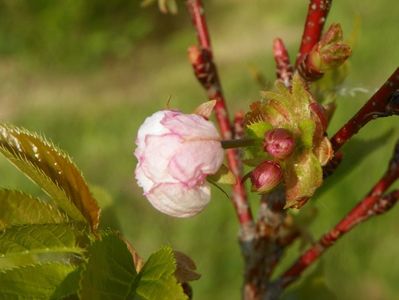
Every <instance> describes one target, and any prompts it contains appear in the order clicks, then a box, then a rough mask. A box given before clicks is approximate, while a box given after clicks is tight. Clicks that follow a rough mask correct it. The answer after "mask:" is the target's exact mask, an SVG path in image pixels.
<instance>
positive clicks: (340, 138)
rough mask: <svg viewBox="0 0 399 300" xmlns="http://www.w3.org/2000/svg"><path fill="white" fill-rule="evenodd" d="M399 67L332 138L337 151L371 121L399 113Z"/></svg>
mask: <svg viewBox="0 0 399 300" xmlns="http://www.w3.org/2000/svg"><path fill="white" fill-rule="evenodd" d="M398 89H399V68H397V69H396V70H395V72H393V74H392V75H391V76H390V77H389V78H388V80H387V81H386V82H385V83H384V85H383V86H382V87H381V88H380V89H379V90H378V91H377V92H376V93H375V94H374V95H373V96H372V97H371V98H370V100H369V101H367V103H366V104H365V105H364V106H363V107H362V108H361V109H360V110H359V111H358V112H357V113H356V115H355V116H354V117H353V118H352V119H350V120H349V121H348V122H347V123H346V124H345V125H344V126H343V127H342V128H341V129H340V130H338V132H337V133H336V134H335V135H334V136H333V137H332V138H331V144H332V146H333V149H334V151H337V150H338V149H340V148H341V147H342V145H344V144H345V143H346V142H347V141H348V140H349V139H350V138H351V137H352V136H353V135H354V134H356V133H357V132H358V131H359V130H360V129H361V128H362V127H363V126H364V125H366V124H367V123H368V122H369V121H371V120H373V119H376V118H380V117H388V116H391V115H395V114H399V95H398Z"/></svg>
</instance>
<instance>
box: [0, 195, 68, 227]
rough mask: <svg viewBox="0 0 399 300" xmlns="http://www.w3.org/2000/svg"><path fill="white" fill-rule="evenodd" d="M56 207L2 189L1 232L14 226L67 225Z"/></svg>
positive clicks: (0, 201) (0, 198)
mask: <svg viewBox="0 0 399 300" xmlns="http://www.w3.org/2000/svg"><path fill="white" fill-rule="evenodd" d="M67 221H68V218H67V217H66V216H65V215H64V214H62V213H61V212H60V211H59V210H58V209H57V208H56V207H54V206H53V205H51V204H49V203H46V202H44V201H42V200H40V199H38V198H34V197H32V196H30V195H27V194H24V193H22V192H19V191H12V190H7V189H0V231H1V230H3V229H5V228H7V227H9V226H13V225H25V224H51V223H66V222H67Z"/></svg>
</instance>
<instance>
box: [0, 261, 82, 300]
mask: <svg viewBox="0 0 399 300" xmlns="http://www.w3.org/2000/svg"><path fill="white" fill-rule="evenodd" d="M75 269H76V266H74V265H70V264H43V265H34V266H27V267H23V268H17V269H13V270H10V271H7V272H0V299H50V298H51V296H52V294H53V293H54V291H55V290H56V288H57V287H58V286H59V285H60V284H61V283H62V282H63V280H64V279H65V278H66V277H67V276H68V274H70V273H71V272H73V271H74V270H75Z"/></svg>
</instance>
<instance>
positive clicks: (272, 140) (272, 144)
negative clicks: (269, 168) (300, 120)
mask: <svg viewBox="0 0 399 300" xmlns="http://www.w3.org/2000/svg"><path fill="white" fill-rule="evenodd" d="M294 147H295V140H294V137H293V136H292V134H291V133H290V132H289V131H288V130H287V129H284V128H275V129H272V130H269V131H268V132H266V134H265V140H264V143H263V148H264V149H265V151H266V152H268V153H269V154H270V155H271V156H273V157H275V158H277V159H285V158H287V157H288V156H290V155H291V153H292V152H293V151H294Z"/></svg>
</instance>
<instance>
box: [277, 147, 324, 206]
mask: <svg viewBox="0 0 399 300" xmlns="http://www.w3.org/2000/svg"><path fill="white" fill-rule="evenodd" d="M284 180H285V184H286V198H287V203H286V205H285V207H295V208H300V207H301V206H302V205H303V204H304V202H303V201H305V199H306V198H309V197H311V196H312V195H313V194H314V192H315V190H316V189H317V188H318V187H319V186H320V185H321V183H322V181H323V171H322V168H321V165H320V162H319V160H318V159H317V157H316V156H315V155H314V154H313V153H312V152H311V151H305V152H303V153H302V154H301V155H298V156H295V157H294V158H293V159H292V160H291V161H290V162H289V164H287V167H286V170H285V172H284Z"/></svg>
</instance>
